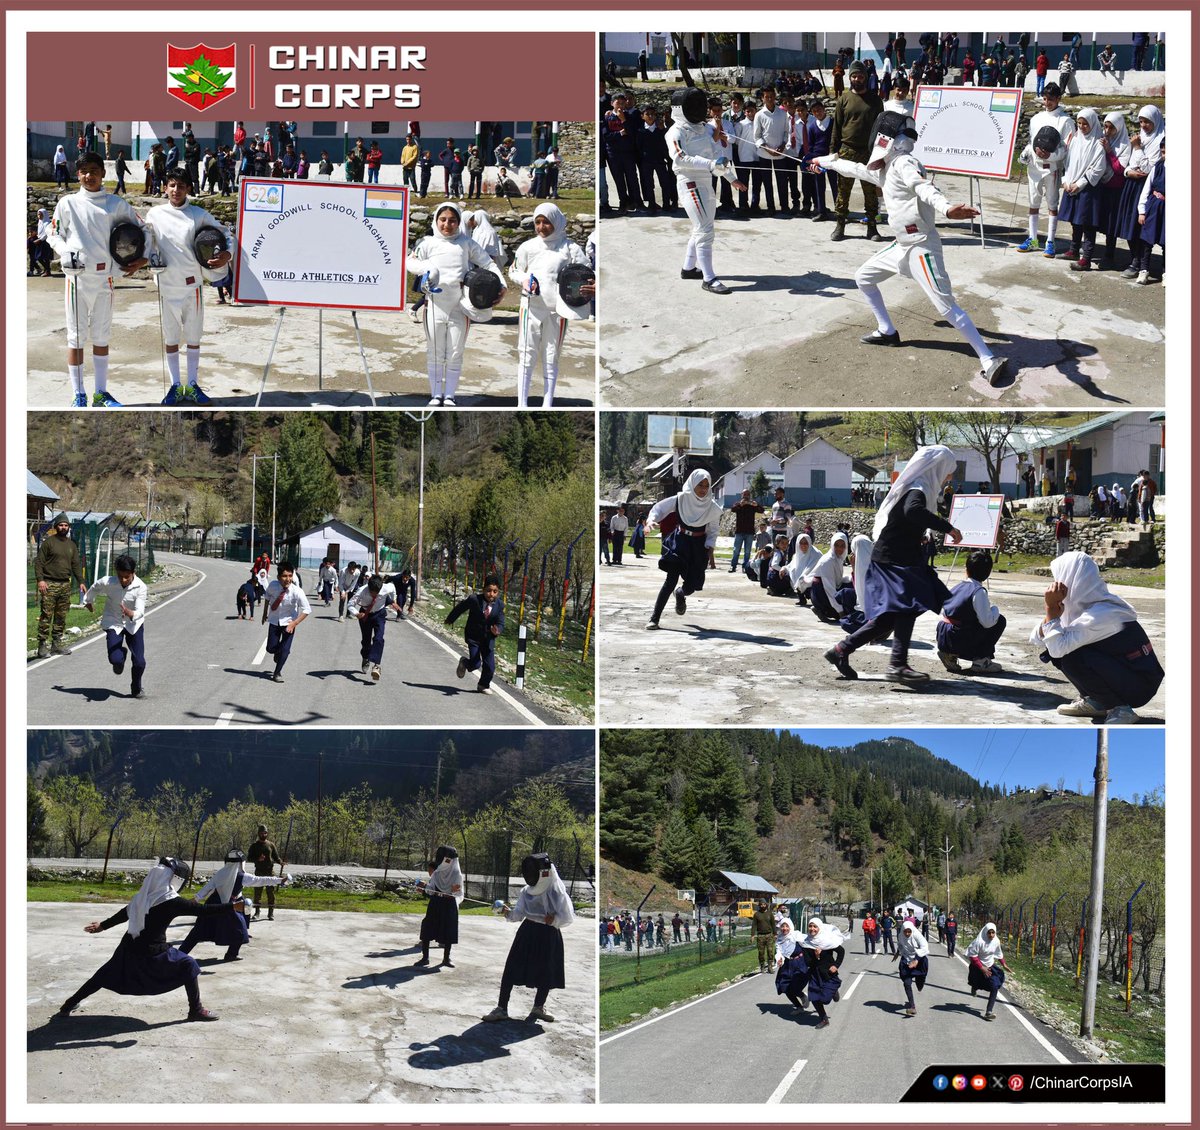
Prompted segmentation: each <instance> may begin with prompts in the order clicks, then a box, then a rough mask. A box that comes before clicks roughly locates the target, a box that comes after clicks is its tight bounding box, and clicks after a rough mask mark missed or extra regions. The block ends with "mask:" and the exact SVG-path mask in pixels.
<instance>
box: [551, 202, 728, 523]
mask: <svg viewBox="0 0 1200 1130" xmlns="http://www.w3.org/2000/svg"><path fill="white" fill-rule="evenodd" d="M542 207H546V205H542ZM550 207H552V208H553V207H554V205H550ZM554 210H555V211H556V212H557V211H558V209H557V208H555V209H554ZM702 482H706V483H708V494H707V495H705V496H704V497H703V498H698V497H697V496H696V487H698V486H699V485H700V484H701V483H702ZM675 510H676V512H677V513H678V514H679V520H680V521H681V522H683V523H684V525H687V526H704V525H707V524H708V523H709V522H711V521H712V520H713V518H714V517H715V516H716V515H718V514H720V512H721V505H720V503H718V502H716V501H715V500H714V499H713V492H712V478H711V476H710V475H709V473H708V472H707V471H701V470H696V471H693V472H692V473H691V474H690V475H688V480H687V482H686V483H684V484H683V490H681V491H680V492H679V493H678V494H677V495H676V496H675Z"/></svg>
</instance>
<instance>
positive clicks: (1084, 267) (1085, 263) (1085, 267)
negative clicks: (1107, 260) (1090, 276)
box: [1070, 259, 1092, 271]
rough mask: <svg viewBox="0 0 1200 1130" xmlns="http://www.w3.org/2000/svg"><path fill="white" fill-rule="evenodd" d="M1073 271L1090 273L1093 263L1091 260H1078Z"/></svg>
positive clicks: (1072, 265) (1073, 266) (1072, 266)
mask: <svg viewBox="0 0 1200 1130" xmlns="http://www.w3.org/2000/svg"><path fill="white" fill-rule="evenodd" d="M1070 269H1071V270H1072V271H1090V270H1091V269H1092V261H1091V260H1090V259H1076V260H1075V261H1074V262H1073V263H1072V264H1071V268H1070Z"/></svg>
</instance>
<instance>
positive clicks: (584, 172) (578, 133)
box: [558, 122, 596, 192]
mask: <svg viewBox="0 0 1200 1130" xmlns="http://www.w3.org/2000/svg"><path fill="white" fill-rule="evenodd" d="M558 155H559V156H560V157H561V158H562V168H560V169H559V170H558V187H559V188H585V189H589V190H591V191H593V192H594V191H595V189H596V123H595V122H560V123H559V127H558Z"/></svg>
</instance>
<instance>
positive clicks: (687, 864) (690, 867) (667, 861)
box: [658, 809, 696, 887]
mask: <svg viewBox="0 0 1200 1130" xmlns="http://www.w3.org/2000/svg"><path fill="white" fill-rule="evenodd" d="M695 870H696V850H695V845H694V844H693V835H692V830H691V829H690V828H689V827H688V824H687V820H686V819H685V818H684V816H683V813H682V812H680V811H679V810H678V809H675V810H673V811H672V812H671V815H670V818H669V819H668V820H667V825H666V827H665V828H664V829H663V834H662V840H661V841H660V842H659V845H658V873H659V874H660V875H661V876H662V877H663V878H664V879H668V880H670V882H672V883H674V884H675V886H676V887H686V886H687V885H688V884H689V882H690V881H691V880H692V878H693V877H694V875H695Z"/></svg>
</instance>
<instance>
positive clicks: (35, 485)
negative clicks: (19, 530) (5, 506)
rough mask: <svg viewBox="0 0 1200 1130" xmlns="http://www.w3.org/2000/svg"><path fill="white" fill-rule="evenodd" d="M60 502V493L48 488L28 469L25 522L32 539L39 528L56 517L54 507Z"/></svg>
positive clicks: (26, 476) (26, 471) (26, 474)
mask: <svg viewBox="0 0 1200 1130" xmlns="http://www.w3.org/2000/svg"><path fill="white" fill-rule="evenodd" d="M56 502H58V492H57V491H56V490H55V489H54V488H53V487H49V486H47V485H46V484H45V483H44V482H42V480H41V479H39V478H38V477H37V475H35V474H34V473H33V472H32V471H30V470H29V469H28V468H26V470H25V522H26V525H27V526H28V529H29V533H30V537H31V538H32V537H33V535H34V534H35V533H36V530H37V527H38V526H40V525H41V524H42V523H43V522H48V521H49V520H50V519H51V518H52V517H54V512H53V507H54V504H55V503H56Z"/></svg>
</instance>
